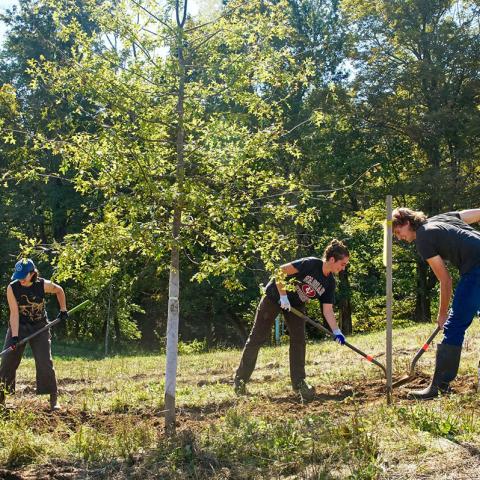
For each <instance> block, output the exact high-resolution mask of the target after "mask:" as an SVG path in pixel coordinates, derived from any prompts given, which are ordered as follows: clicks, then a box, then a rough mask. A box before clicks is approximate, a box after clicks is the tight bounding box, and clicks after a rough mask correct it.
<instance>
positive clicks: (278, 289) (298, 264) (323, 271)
mask: <svg viewBox="0 0 480 480" xmlns="http://www.w3.org/2000/svg"><path fill="white" fill-rule="evenodd" d="M349 256H350V254H349V252H348V249H347V247H346V246H345V245H344V244H343V243H342V242H340V241H338V240H332V241H331V242H330V244H329V245H328V246H327V248H326V249H325V252H324V256H323V259H320V258H316V257H306V258H301V259H299V260H295V261H293V262H291V263H286V264H285V265H282V266H281V267H280V268H279V270H278V274H277V275H276V278H272V279H271V280H270V282H269V283H268V285H267V286H266V287H265V295H264V296H263V298H262V300H261V301H260V304H259V306H258V308H257V313H256V315H255V321H254V324H253V327H252V331H251V332H250V335H249V337H248V339H247V342H246V344H245V348H244V350H243V354H242V359H241V361H240V366H239V367H238V369H237V372H236V374H235V379H234V384H235V392H236V393H237V394H245V393H246V383H247V382H248V380H249V379H250V376H251V375H252V372H253V370H254V368H255V364H256V362H257V355H258V351H259V349H260V346H261V345H262V344H263V343H265V341H266V340H267V338H268V336H269V334H270V332H271V329H272V325H273V322H274V321H275V318H276V317H277V315H278V314H279V313H280V312H281V311H282V310H283V314H284V317H285V321H286V323H287V326H288V332H289V335H290V351H289V356H290V379H291V382H292V387H293V389H294V390H295V391H296V392H298V393H299V394H300V396H301V398H302V399H303V400H307V401H308V400H311V399H312V398H313V396H314V394H315V390H314V389H313V387H311V386H310V385H308V384H307V383H306V381H305V345H306V342H305V320H303V319H302V318H299V317H298V316H297V315H295V314H294V313H292V312H290V308H291V307H292V306H293V307H295V308H297V309H298V310H300V311H302V312H304V311H305V303H307V302H309V301H310V300H313V299H315V298H317V299H318V300H320V302H321V303H322V311H323V314H324V316H325V319H326V320H327V322H328V324H329V326H330V328H331V329H332V332H333V333H334V335H335V339H336V340H337V341H338V342H339V343H341V344H344V343H345V337H344V335H343V334H342V332H341V330H340V329H339V328H338V325H337V321H336V320H335V314H334V312H333V303H334V298H335V278H334V276H333V275H334V274H337V273H339V272H341V271H342V270H344V269H345V267H346V266H347V264H348V261H349Z"/></svg>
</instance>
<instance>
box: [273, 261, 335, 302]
mask: <svg viewBox="0 0 480 480" xmlns="http://www.w3.org/2000/svg"><path fill="white" fill-rule="evenodd" d="M292 265H293V266H294V267H295V268H296V269H297V270H298V273H295V274H294V275H288V276H287V283H288V284H292V283H293V285H294V286H295V290H287V296H288V300H289V301H290V304H291V305H292V306H293V307H301V306H302V305H303V304H304V303H306V302H309V301H310V300H313V299H314V298H318V300H320V301H321V302H322V303H332V304H333V303H334V301H335V278H334V276H333V274H332V273H330V274H329V275H328V276H325V275H324V274H323V271H322V265H323V261H322V260H320V259H319V258H316V257H305V258H300V259H298V260H295V261H293V262H292ZM292 279H294V280H293V282H292ZM289 280H290V282H289ZM265 294H266V295H267V297H268V298H270V300H273V301H274V302H276V303H278V301H279V300H280V294H279V293H278V289H277V285H276V283H275V279H274V278H272V279H271V280H270V281H269V282H268V284H267V286H266V287H265Z"/></svg>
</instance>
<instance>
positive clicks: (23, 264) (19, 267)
mask: <svg viewBox="0 0 480 480" xmlns="http://www.w3.org/2000/svg"><path fill="white" fill-rule="evenodd" d="M34 270H35V264H34V263H33V260H32V259H30V258H24V259H22V260H19V261H18V262H17V263H16V264H15V271H14V272H13V275H12V280H23V279H24V278H25V277H26V276H27V275H28V274H29V273H30V272H33V271H34Z"/></svg>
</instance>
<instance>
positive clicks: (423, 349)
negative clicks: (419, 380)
mask: <svg viewBox="0 0 480 480" xmlns="http://www.w3.org/2000/svg"><path fill="white" fill-rule="evenodd" d="M440 330H442V329H441V328H440V327H438V326H437V328H436V329H435V330H434V331H433V333H432V334H431V335H430V336H429V337H428V339H427V341H426V342H425V343H424V344H423V345H422V347H421V348H420V349H419V350H418V352H417V353H416V354H415V356H414V357H413V360H412V363H411V365H410V375H413V374H414V373H415V365H416V364H417V362H418V359H419V358H420V357H421V356H422V355H423V354H424V353H425V352H426V351H427V350H428V347H430V344H431V343H432V342H433V339H434V338H435V337H436V336H437V335H438V333H439V332H440Z"/></svg>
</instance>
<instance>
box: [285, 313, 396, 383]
mask: <svg viewBox="0 0 480 480" xmlns="http://www.w3.org/2000/svg"><path fill="white" fill-rule="evenodd" d="M290 311H291V312H292V313H294V314H295V315H297V316H298V317H300V318H303V320H305V321H306V322H307V323H309V324H310V325H313V326H314V327H315V328H317V329H318V330H320V331H321V332H323V333H326V334H327V335H329V336H330V337H332V338H335V335H334V334H333V333H332V332H331V331H330V330H328V329H327V328H325V327H324V326H323V325H321V324H320V323H318V322H316V321H315V320H312V319H311V318H310V317H307V315H305V314H304V313H302V312H300V310H297V309H296V308H293V307H290ZM345 346H346V347H348V348H349V349H350V350H353V351H354V352H355V353H358V354H359V355H361V356H362V357H363V358H365V359H366V360H368V361H369V362H371V363H373V364H375V365H376V366H377V367H380V368H381V369H382V370H383V373H384V374H385V377H386V376H387V370H386V368H385V366H384V365H382V364H381V363H380V362H379V361H378V360H375V359H374V358H373V356H372V355H368V354H366V353H364V352H362V351H361V350H359V349H358V348H357V347H355V346H354V345H352V344H351V343H348V342H345Z"/></svg>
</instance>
